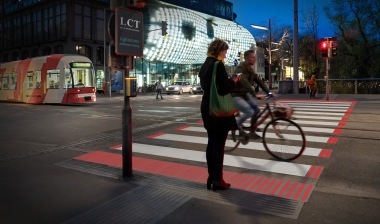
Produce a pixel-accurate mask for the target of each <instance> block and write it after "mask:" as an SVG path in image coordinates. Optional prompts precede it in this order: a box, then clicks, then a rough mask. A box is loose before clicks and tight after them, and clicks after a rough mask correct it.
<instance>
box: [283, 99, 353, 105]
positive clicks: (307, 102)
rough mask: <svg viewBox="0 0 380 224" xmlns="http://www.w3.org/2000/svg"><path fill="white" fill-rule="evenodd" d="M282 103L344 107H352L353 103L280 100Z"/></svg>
mask: <svg viewBox="0 0 380 224" xmlns="http://www.w3.org/2000/svg"><path fill="white" fill-rule="evenodd" d="M279 101H280V102H283V103H287V104H300V105H324V106H330V105H342V106H351V105H352V102H337V101H329V102H326V101H325V102H311V101H294V100H279Z"/></svg>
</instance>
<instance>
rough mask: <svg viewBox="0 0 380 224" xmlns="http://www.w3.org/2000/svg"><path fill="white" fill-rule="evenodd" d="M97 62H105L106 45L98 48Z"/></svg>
mask: <svg viewBox="0 0 380 224" xmlns="http://www.w3.org/2000/svg"><path fill="white" fill-rule="evenodd" d="M96 64H101V65H102V64H104V47H98V48H97V49H96Z"/></svg>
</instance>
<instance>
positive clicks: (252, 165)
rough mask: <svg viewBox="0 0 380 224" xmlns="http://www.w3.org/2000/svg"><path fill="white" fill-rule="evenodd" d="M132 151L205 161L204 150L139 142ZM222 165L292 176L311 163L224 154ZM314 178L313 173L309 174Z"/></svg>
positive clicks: (302, 172)
mask: <svg viewBox="0 0 380 224" xmlns="http://www.w3.org/2000/svg"><path fill="white" fill-rule="evenodd" d="M132 148H133V152H137V153H142V154H148V155H155V156H162V157H167V158H174V159H181V160H188V161H195V162H206V154H205V152H200V151H193V150H186V149H180V148H172V147H164V146H156V145H147V144H140V143H132ZM116 149H117V150H122V148H121V147H118V148H116ZM224 165H225V166H231V167H236V168H244V169H250V170H260V171H265V172H273V173H279V174H286V175H292V176H300V177H306V175H307V173H308V172H309V169H310V168H311V167H312V166H311V165H306V164H297V163H288V162H281V161H272V160H265V159H256V158H249V157H243V156H232V155H225V156H224ZM310 177H311V178H314V176H313V175H310Z"/></svg>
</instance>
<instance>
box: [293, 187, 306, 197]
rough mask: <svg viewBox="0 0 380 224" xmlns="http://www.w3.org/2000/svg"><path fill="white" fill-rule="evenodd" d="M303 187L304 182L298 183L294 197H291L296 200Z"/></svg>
mask: <svg viewBox="0 0 380 224" xmlns="http://www.w3.org/2000/svg"><path fill="white" fill-rule="evenodd" d="M304 187H305V184H304V183H300V186H299V187H298V189H297V191H296V194H295V195H294V197H293V198H292V199H295V200H298V198H299V196H300V195H301V193H302V191H303V189H304Z"/></svg>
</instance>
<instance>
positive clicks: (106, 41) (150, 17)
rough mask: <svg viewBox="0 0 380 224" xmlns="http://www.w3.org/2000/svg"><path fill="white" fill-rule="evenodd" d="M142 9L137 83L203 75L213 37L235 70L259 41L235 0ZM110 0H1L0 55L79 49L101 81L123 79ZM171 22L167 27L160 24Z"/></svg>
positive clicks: (176, 1)
mask: <svg viewBox="0 0 380 224" xmlns="http://www.w3.org/2000/svg"><path fill="white" fill-rule="evenodd" d="M147 3H148V4H147V6H146V7H145V8H142V9H139V11H141V12H142V13H143V17H144V51H143V57H140V58H135V60H134V62H133V63H134V66H133V67H134V68H133V70H131V71H130V75H131V76H135V77H137V82H138V85H139V86H144V85H149V84H152V83H155V82H156V80H157V79H158V78H159V77H162V79H163V81H164V83H165V84H168V83H171V82H173V81H188V82H190V83H192V84H195V83H198V82H199V80H198V78H197V75H198V71H199V69H200V66H201V64H202V63H203V62H204V60H205V58H206V55H207V46H208V44H209V43H210V42H211V41H212V40H214V39H215V38H221V39H223V40H225V41H226V42H227V43H228V44H229V48H230V49H229V51H228V55H227V58H226V60H225V64H226V67H227V69H228V68H230V72H232V71H233V67H234V64H236V62H238V60H239V56H238V55H239V53H240V52H244V51H245V50H248V49H252V48H254V47H255V46H256V43H255V40H254V38H253V37H252V35H251V34H250V33H249V31H248V30H247V29H245V28H244V27H242V26H240V25H238V24H237V23H235V22H234V21H233V20H234V17H235V15H234V13H233V8H232V6H233V5H232V3H230V2H228V1H225V0H187V1H184V0H162V1H157V0H148V1H147ZM109 5H110V2H109V0H108V1H107V0H98V1H93V0H78V1H68V0H57V1H48V0H23V1H15V0H3V1H2V2H1V6H0V7H1V8H0V13H1V14H0V18H1V24H0V25H1V26H0V37H1V38H0V62H6V61H14V60H20V59H25V58H30V57H36V56H41V55H49V54H53V53H63V54H81V55H84V56H87V57H88V58H89V59H91V60H92V61H93V64H94V66H95V70H96V72H97V83H98V86H97V87H98V88H102V82H103V81H105V80H106V81H107V82H110V83H111V86H112V90H114V91H117V90H119V89H118V88H120V86H117V85H112V84H114V83H116V82H118V81H119V80H117V79H120V77H122V76H121V75H120V72H118V71H115V70H111V69H110V67H108V65H109V64H110V60H111V57H110V56H109V55H110V50H109V49H110V48H111V47H110V46H111V45H112V41H111V40H110V37H109V35H108V32H109V31H108V24H109V21H108V18H109V17H110V14H112V12H111V11H110V10H109ZM162 21H165V22H166V23H167V33H168V34H167V35H166V36H163V35H162V31H161V28H162V27H161V24H162Z"/></svg>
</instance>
